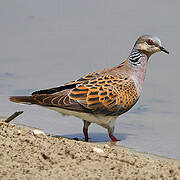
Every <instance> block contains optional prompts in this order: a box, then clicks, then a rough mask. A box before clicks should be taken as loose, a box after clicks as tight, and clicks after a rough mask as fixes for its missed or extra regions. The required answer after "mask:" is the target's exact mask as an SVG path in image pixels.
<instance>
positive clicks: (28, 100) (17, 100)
mask: <svg viewBox="0 0 180 180" xmlns="http://www.w3.org/2000/svg"><path fill="white" fill-rule="evenodd" d="M9 100H10V101H12V102H15V103H27V104H36V103H37V102H36V101H35V100H34V99H33V97H32V96H11V97H9Z"/></svg>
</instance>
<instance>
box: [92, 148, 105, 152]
mask: <svg viewBox="0 0 180 180" xmlns="http://www.w3.org/2000/svg"><path fill="white" fill-rule="evenodd" d="M93 151H94V152H97V153H104V151H103V150H102V149H100V148H96V147H93Z"/></svg>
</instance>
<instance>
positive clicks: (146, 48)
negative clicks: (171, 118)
mask: <svg viewBox="0 0 180 180" xmlns="http://www.w3.org/2000/svg"><path fill="white" fill-rule="evenodd" d="M161 51H162V52H165V53H167V54H169V52H168V51H167V50H166V49H165V48H164V47H163V46H162V45H161V41H160V39H159V38H158V37H156V36H152V35H142V36H140V37H139V38H138V39H137V40H136V42H135V44H134V46H133V48H132V50H131V52H130V54H129V56H128V57H127V58H126V59H125V60H124V61H123V62H122V63H120V64H119V65H117V66H114V67H112V68H106V69H103V70H99V71H95V72H92V73H88V74H86V75H84V76H82V77H81V78H79V79H77V80H74V81H70V82H68V83H66V84H64V85H61V86H57V87H54V88H49V89H44V90H38V91H35V92H33V93H32V94H31V95H30V96H10V97H9V98H10V101H12V102H16V103H27V104H36V105H40V106H43V107H47V108H49V109H52V110H55V111H58V112H59V113H61V114H63V115H70V116H75V117H78V118H80V119H82V121H83V122H84V126H83V133H84V138H85V141H86V142H88V140H89V135H88V127H89V125H90V124H91V123H96V124H97V125H100V126H102V127H104V128H106V129H107V131H108V134H109V137H110V139H111V140H112V141H113V142H117V141H119V139H118V138H116V137H115V135H114V127H115V120H116V119H117V117H118V116H120V115H121V114H123V113H125V112H127V111H129V110H130V109H131V108H132V107H133V106H134V105H135V104H136V102H137V101H138V99H139V97H140V95H141V92H142V86H143V82H144V79H145V75H146V69H147V64H148V60H149V58H150V56H151V55H152V54H154V53H156V52H161Z"/></svg>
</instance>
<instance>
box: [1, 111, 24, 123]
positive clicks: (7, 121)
mask: <svg viewBox="0 0 180 180" xmlns="http://www.w3.org/2000/svg"><path fill="white" fill-rule="evenodd" d="M23 112H24V111H17V112H15V113H14V114H12V115H11V116H9V117H8V118H7V119H6V120H5V121H4V122H6V123H9V122H10V121H12V120H13V119H15V118H16V117H17V116H19V115H20V114H22V113H23Z"/></svg>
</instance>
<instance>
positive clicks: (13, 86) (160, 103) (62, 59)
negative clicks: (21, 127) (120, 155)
mask: <svg viewBox="0 0 180 180" xmlns="http://www.w3.org/2000/svg"><path fill="white" fill-rule="evenodd" d="M87 2H88V3H87ZM0 4H1V6H2V7H3V10H2V11H1V16H0V23H1V28H0V39H1V41H0V49H1V53H0V95H1V96H0V115H2V116H9V115H11V114H12V113H13V112H14V111H16V110H24V111H25V112H24V113H23V115H22V116H21V117H18V118H17V120H16V121H17V122H19V123H22V124H26V125H29V126H33V127H39V128H42V129H44V130H45V131H46V132H48V133H52V134H57V135H64V136H67V137H74V136H75V137H76V136H77V137H78V138H82V137H83V136H82V134H80V133H81V132H82V122H81V121H80V120H78V119H77V118H75V117H64V116H61V115H59V114H58V113H57V112H53V111H50V110H48V109H45V108H42V107H38V106H35V105H32V106H27V105H19V104H14V103H11V102H9V100H8V96H9V95H29V94H31V93H32V92H33V91H35V90H39V89H43V88H50V87H56V86H58V85H61V84H64V83H66V82H69V81H71V80H74V79H77V78H79V77H80V76H82V75H83V74H86V73H87V72H93V71H96V70H99V69H104V68H106V67H112V66H114V65H117V64H119V63H120V62H122V60H123V59H125V58H126V57H127V56H128V55H129V52H130V50H131V49H132V46H133V44H134V41H135V40H136V39H137V37H138V36H139V35H142V34H153V35H157V36H159V37H160V39H161V40H162V44H163V45H164V46H165V47H166V49H167V50H169V51H170V55H169V56H167V55H166V54H163V53H159V54H158V53H157V54H155V55H153V56H152V57H151V59H150V61H149V66H148V71H147V77H146V80H145V83H144V88H143V93H142V97H141V98H140V100H139V102H138V103H137V104H136V105H135V107H134V108H133V109H132V110H131V111H130V112H129V113H126V114H124V115H122V116H120V117H119V118H118V120H117V122H116V128H115V132H116V133H117V136H119V137H120V138H121V139H122V141H121V143H122V145H126V146H129V147H133V148H136V149H137V150H140V151H146V152H152V153H157V154H160V155H165V156H168V157H174V158H177V159H180V152H179V149H180V143H179V138H178V137H179V136H180V131H179V129H180V123H179V117H180V109H179V107H180V106H179V102H180V96H179V92H180V85H179V77H180V71H179V69H180V63H179V59H180V53H179V52H180V46H179V39H178V38H177V37H178V36H179V32H180V22H179V20H180V18H179V17H180V12H179V5H180V2H179V1H177V0H175V1H173V3H171V2H169V1H164V0H161V1H157V2H156V6H154V4H153V3H151V4H148V9H153V13H151V15H149V13H148V14H147V6H146V4H145V2H144V1H143V0H140V1H138V2H135V1H131V2H130V1H125V2H121V1H113V2H111V1H103V0H100V1H92V0H88V1H79V0H77V1H73V0H70V1H63V0H61V1H51V2H50V1H46V2H45V1H43V0H40V1H36V2H31V3H27V2H26V1H21V2H19V4H18V3H16V2H15V1H8V0H7V1H4V2H1V3H0ZM42 6H43V8H41V7H42ZM137 7H138V8H137ZM139 9H141V10H139ZM160 10H161V11H160ZM167 12H168V13H167ZM142 14H143V16H142ZM106 133H107V132H106V130H105V129H104V128H101V127H99V126H97V125H92V126H90V137H92V139H93V140H94V141H103V140H106V139H107V140H108V136H107V134H106Z"/></svg>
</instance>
